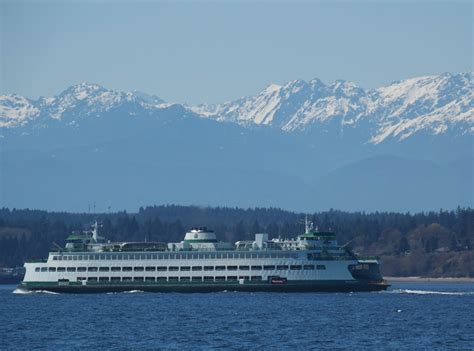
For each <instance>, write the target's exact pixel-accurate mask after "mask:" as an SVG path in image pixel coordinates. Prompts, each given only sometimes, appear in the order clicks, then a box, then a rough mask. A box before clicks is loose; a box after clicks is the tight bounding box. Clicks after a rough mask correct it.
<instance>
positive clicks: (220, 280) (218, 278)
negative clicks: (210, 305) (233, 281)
mask: <svg viewBox="0 0 474 351" xmlns="http://www.w3.org/2000/svg"><path fill="white" fill-rule="evenodd" d="M222 281H225V277H216V282H222Z"/></svg>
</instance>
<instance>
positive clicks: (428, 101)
mask: <svg viewBox="0 0 474 351" xmlns="http://www.w3.org/2000/svg"><path fill="white" fill-rule="evenodd" d="M473 91H474V89H473V84H472V73H471V72H468V73H460V74H451V73H443V74H440V75H431V76H423V77H417V78H409V79H405V80H400V81H396V82H393V83H391V84H389V85H387V86H384V87H380V88H377V89H374V90H368V91H366V90H364V89H363V88H361V87H358V86H357V85H356V84H354V83H353V82H349V81H344V80H336V81H335V82H333V83H331V84H328V85H326V84H324V83H323V82H322V81H321V80H319V79H317V78H314V79H312V80H310V81H309V82H306V81H304V80H301V79H296V80H292V81H289V82H287V83H285V84H282V85H278V84H270V85H268V86H267V87H266V88H265V89H263V90H262V91H260V92H259V93H257V94H256V95H253V96H246V97H242V98H240V99H238V100H234V101H229V102H225V103H223V104H217V105H199V106H184V109H185V110H187V111H189V110H191V111H193V112H195V113H196V114H198V115H199V116H200V117H203V118H204V117H205V118H210V119H214V120H216V121H219V122H230V123H238V124H240V125H243V126H247V127H248V126H252V125H265V126H269V127H273V128H278V129H281V130H283V131H285V132H296V131H303V130H313V129H314V130H317V129H321V128H322V129H324V130H326V129H327V126H328V125H329V124H330V125H331V126H336V127H337V128H339V132H340V133H341V135H342V133H343V132H344V131H345V130H348V128H349V129H350V130H353V129H355V128H359V126H361V125H362V126H363V127H361V128H365V129H366V130H367V133H369V134H370V136H369V137H368V141H369V142H371V143H373V144H378V143H381V142H383V141H385V140H387V139H391V138H394V139H396V140H405V139H407V138H409V137H411V136H412V135H414V134H416V133H419V132H422V131H423V132H427V133H429V134H431V135H439V134H444V133H447V132H450V131H454V132H455V133H457V134H473V133H474V127H473V125H474V108H473ZM168 106H169V104H165V103H164V102H163V100H161V99H160V98H159V97H157V96H155V95H149V94H145V93H142V92H140V91H136V90H135V91H132V92H127V93H125V92H120V91H116V90H110V89H106V88H104V87H102V86H100V85H97V84H91V83H80V84H77V85H74V86H71V87H70V88H68V89H66V90H65V91H63V92H62V93H61V94H59V95H57V96H54V97H46V98H40V99H38V100H36V101H33V100H29V99H27V98H24V97H21V96H18V95H5V96H0V127H14V126H21V125H24V124H26V123H29V121H32V120H35V119H36V118H38V117H42V118H44V119H45V120H48V119H51V118H53V119H58V120H62V119H64V118H67V120H68V121H67V122H71V121H74V123H75V124H76V123H80V120H81V118H85V117H87V116H90V115H93V116H99V115H100V114H101V113H103V112H107V111H110V110H113V109H115V108H119V107H120V108H122V107H123V108H125V109H128V110H129V111H130V114H131V115H132V114H133V115H139V114H140V113H149V112H153V111H156V110H159V109H163V108H166V107H168ZM362 121H363V123H362Z"/></svg>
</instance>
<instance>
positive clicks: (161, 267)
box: [156, 266, 167, 272]
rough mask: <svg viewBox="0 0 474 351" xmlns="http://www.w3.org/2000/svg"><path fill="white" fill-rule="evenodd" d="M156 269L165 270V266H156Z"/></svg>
mask: <svg viewBox="0 0 474 351" xmlns="http://www.w3.org/2000/svg"><path fill="white" fill-rule="evenodd" d="M156 270H157V271H158V272H166V270H167V269H166V266H158V267H156Z"/></svg>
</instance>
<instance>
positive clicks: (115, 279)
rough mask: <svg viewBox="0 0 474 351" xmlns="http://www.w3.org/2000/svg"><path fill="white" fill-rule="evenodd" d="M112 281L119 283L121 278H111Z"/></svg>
mask: <svg viewBox="0 0 474 351" xmlns="http://www.w3.org/2000/svg"><path fill="white" fill-rule="evenodd" d="M110 280H111V281H113V282H119V281H120V277H112V278H110Z"/></svg>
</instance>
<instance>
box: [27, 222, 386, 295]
mask: <svg viewBox="0 0 474 351" xmlns="http://www.w3.org/2000/svg"><path fill="white" fill-rule="evenodd" d="M98 228H99V226H98V224H97V222H96V223H95V224H94V226H93V229H92V230H91V231H88V232H84V233H81V234H73V235H70V236H69V237H68V238H67V241H66V246H65V247H64V248H61V249H58V250H55V251H51V252H50V253H49V256H48V258H47V260H43V261H41V262H38V261H36V262H26V263H25V269H26V274H25V277H24V280H23V281H22V282H21V284H20V285H19V288H20V289H24V290H30V291H31V290H32V291H41V290H46V291H53V292H71V293H95V292H120V291H130V290H141V291H154V292H212V291H223V290H229V291H275V292H276V291H279V292H318V291H341V292H344V291H346V292H350V291H378V290H386V289H387V288H388V286H389V285H388V284H387V282H386V281H385V280H384V279H383V278H382V276H381V274H380V272H379V263H378V259H377V258H374V257H372V258H370V257H366V258H364V257H359V256H357V255H355V254H354V253H352V252H351V251H350V250H349V249H347V248H346V247H343V246H339V245H338V243H337V241H336V237H335V233H333V232H328V231H318V230H313V228H312V225H311V223H309V222H308V221H306V230H305V233H304V234H301V235H299V236H298V237H297V238H296V239H281V238H276V239H271V240H270V239H269V238H268V234H255V240H253V241H237V242H236V243H235V244H232V243H227V242H221V241H218V240H217V238H216V235H215V233H214V232H213V231H212V230H208V229H207V228H193V229H191V230H190V231H189V232H187V233H186V235H185V237H184V240H183V241H181V242H179V243H169V244H165V243H160V242H110V241H106V240H105V238H103V237H101V236H99V234H98Z"/></svg>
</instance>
